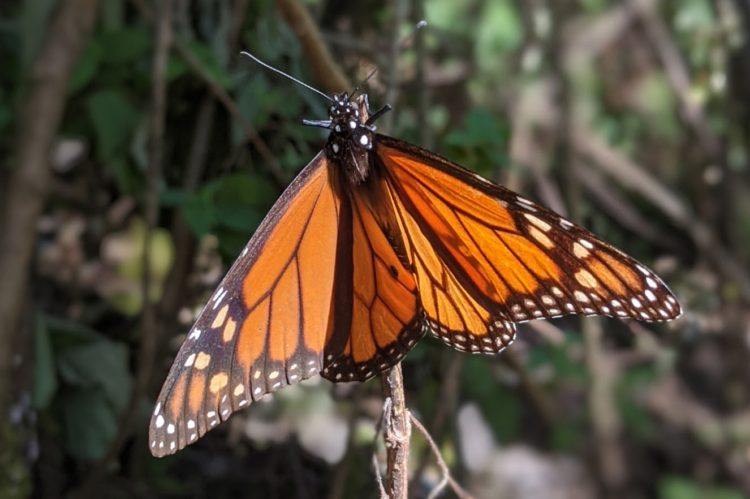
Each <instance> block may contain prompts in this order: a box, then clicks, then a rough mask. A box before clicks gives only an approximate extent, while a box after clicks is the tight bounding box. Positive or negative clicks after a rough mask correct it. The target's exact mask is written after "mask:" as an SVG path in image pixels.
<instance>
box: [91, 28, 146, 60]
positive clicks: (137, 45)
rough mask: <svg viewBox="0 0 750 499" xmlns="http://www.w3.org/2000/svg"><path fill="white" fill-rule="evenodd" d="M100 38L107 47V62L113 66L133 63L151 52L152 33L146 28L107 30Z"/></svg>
mask: <svg viewBox="0 0 750 499" xmlns="http://www.w3.org/2000/svg"><path fill="white" fill-rule="evenodd" d="M99 40H100V43H101V45H102V47H106V57H105V62H106V63H107V64H108V65H112V66H122V65H129V64H133V63H134V62H137V61H139V60H141V59H144V58H147V57H148V55H149V54H150V52H151V33H150V32H149V31H148V30H147V29H145V28H125V29H121V30H116V31H107V32H105V33H103V34H102V35H101V36H100V37H99Z"/></svg>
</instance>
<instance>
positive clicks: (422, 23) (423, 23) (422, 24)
mask: <svg viewBox="0 0 750 499" xmlns="http://www.w3.org/2000/svg"><path fill="white" fill-rule="evenodd" d="M425 26H427V21H425V20H424V19H423V20H421V21H419V22H418V23H417V24H416V25H415V26H414V29H413V30H412V32H411V33H409V34H408V35H407V36H406V37H404V39H403V40H401V43H400V44H399V46H400V47H401V49H403V48H404V47H405V46H406V44H407V43H408V42H410V41H411V39H412V38H413V37H414V36H415V35H416V34H417V31H419V30H420V29H422V28H424V27H425ZM240 54H241V55H244V56H246V57H249V58H250V59H252V60H253V61H255V62H257V63H258V64H260V65H261V66H263V67H264V68H266V69H270V70H271V71H273V72H274V73H276V74H279V75H281V76H284V77H286V78H288V79H290V80H292V81H293V82H294V83H296V84H298V85H302V86H303V87H305V88H306V89H308V90H312V91H313V92H315V93H317V94H318V95H321V96H323V98H325V99H326V100H328V101H329V102H334V100H333V98H332V97H331V96H330V95H326V94H325V93H324V92H322V91H320V90H318V89H317V88H315V87H313V86H312V85H308V84H307V83H305V82H304V81H301V80H299V79H297V78H295V77H294V76H292V75H290V74H288V73H285V72H284V71H282V70H280V69H278V68H275V67H273V66H271V65H270V64H268V63H266V62H263V61H261V60H260V59H258V58H257V57H255V56H254V55H253V54H251V53H250V52H247V51H245V50H243V51H242V52H240ZM377 71H378V68H374V69H373V70H372V71H370V73H369V74H368V75H367V77H365V78H364V79H363V80H362V81H361V82H360V83H358V84H357V86H356V87H354V90H353V91H352V95H351V97H354V96H355V95H356V94H357V93H358V92H359V91H360V88H361V87H362V86H364V84H365V83H367V82H368V81H369V80H370V78H372V77H373V76H374V75H375V73H377Z"/></svg>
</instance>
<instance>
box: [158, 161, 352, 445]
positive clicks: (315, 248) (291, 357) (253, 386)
mask: <svg viewBox="0 0 750 499" xmlns="http://www.w3.org/2000/svg"><path fill="white" fill-rule="evenodd" d="M334 178H335V176H334V175H333V173H332V169H331V167H330V164H329V161H328V160H327V159H326V158H325V154H324V153H320V154H319V155H318V156H317V157H316V158H315V159H314V160H313V161H312V162H311V163H310V164H309V165H308V166H307V167H306V168H305V169H304V170H303V171H302V173H300V175H299V176H298V177H297V178H296V179H295V181H294V182H293V183H292V184H291V185H290V186H289V188H287V190H286V191H285V192H284V193H283V194H282V196H281V197H280V198H279V200H278V201H277V202H276V204H275V205H274V207H273V208H272V209H271V211H270V213H269V215H268V216H267V217H266V219H265V220H264V221H263V222H262V223H261V225H260V227H259V228H258V230H257V231H256V233H255V235H254V236H253V237H252V238H251V239H250V241H249V242H248V244H247V246H246V247H245V249H244V250H243V252H242V254H241V255H240V257H239V258H238V259H237V261H236V262H235V263H234V265H233V266H232V268H231V269H230V271H229V272H228V274H227V275H226V277H225V278H224V280H223V281H222V283H221V285H220V286H219V288H218V290H217V291H216V292H215V293H214V295H213V297H212V298H211V299H210V300H209V302H208V304H207V305H206V306H205V307H204V309H203V311H202V312H201V314H200V316H199V318H198V320H197V322H196V323H195V325H194V326H193V328H192V329H191V330H190V332H189V333H188V335H187V338H186V340H185V343H184V344H183V345H182V348H181V349H180V351H179V353H178V354H177V357H176V359H175V362H174V364H173V366H172V369H171V371H170V373H169V376H168V378H167V380H166V382H165V383H164V386H163V388H162V391H161V394H160V395H159V398H158V401H157V404H156V407H155V409H154V412H153V414H152V417H151V423H150V428H149V444H150V449H151V452H152V454H154V455H155V456H164V455H167V454H172V453H174V452H176V451H177V450H179V449H181V448H183V447H185V446H186V445H188V444H190V443H192V442H194V441H195V440H197V439H198V438H200V437H201V436H202V435H203V434H205V433H206V432H207V431H209V430H210V429H211V428H213V427H214V426H216V425H218V424H219V423H220V422H221V421H224V420H226V419H227V418H228V417H229V415H230V414H231V413H232V412H234V411H236V410H238V409H240V408H242V407H244V406H246V405H247V404H249V403H250V402H252V401H254V400H257V399H259V398H260V397H262V396H263V395H265V394H267V393H269V392H273V391H275V390H277V389H278V388H281V387H282V386H284V385H290V384H294V383H297V382H299V381H300V380H302V379H305V378H308V377H310V376H312V375H315V374H318V373H319V372H320V370H321V369H322V367H323V350H324V346H325V341H326V331H327V326H328V315H329V311H330V309H331V298H332V293H331V291H332V289H333V280H334V268H335V266H336V265H335V257H336V248H337V240H338V237H339V208H340V206H339V205H340V202H339V199H340V197H339V195H338V194H337V190H336V188H335V185H334V184H335V182H334V181H333V180H332V179H334Z"/></svg>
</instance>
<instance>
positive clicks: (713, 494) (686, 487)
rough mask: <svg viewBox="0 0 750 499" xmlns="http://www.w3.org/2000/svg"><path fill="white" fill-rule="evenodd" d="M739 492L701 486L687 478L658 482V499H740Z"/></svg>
mask: <svg viewBox="0 0 750 499" xmlns="http://www.w3.org/2000/svg"><path fill="white" fill-rule="evenodd" d="M743 497H745V496H744V495H743V494H742V493H741V492H739V491H737V490H733V489H730V488H724V487H713V486H707V485H702V484H699V483H697V482H694V481H692V480H690V479H688V478H683V477H678V476H673V477H668V478H664V479H662V480H661V482H659V499H742V498H743Z"/></svg>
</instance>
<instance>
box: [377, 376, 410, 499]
mask: <svg viewBox="0 0 750 499" xmlns="http://www.w3.org/2000/svg"><path fill="white" fill-rule="evenodd" d="M381 378H382V382H383V397H384V398H385V400H386V403H385V404H384V410H383V438H384V440H385V450H386V456H387V457H386V461H387V466H388V469H387V472H386V483H385V489H386V492H387V493H388V497H390V498H391V499H406V498H407V497H408V492H409V466H408V465H409V439H410V438H411V421H410V420H409V410H408V409H407V408H406V399H405V396H404V377H403V375H402V373H401V364H400V363H398V364H396V365H395V366H394V367H392V368H391V369H390V370H389V371H387V372H386V373H385V374H383V375H381Z"/></svg>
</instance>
